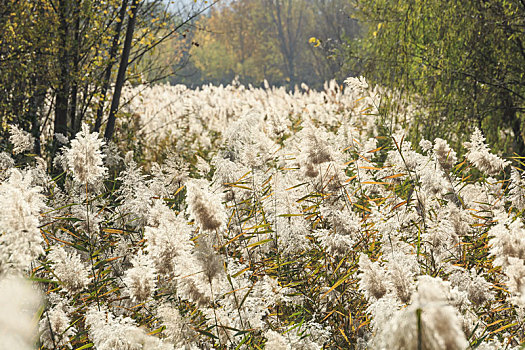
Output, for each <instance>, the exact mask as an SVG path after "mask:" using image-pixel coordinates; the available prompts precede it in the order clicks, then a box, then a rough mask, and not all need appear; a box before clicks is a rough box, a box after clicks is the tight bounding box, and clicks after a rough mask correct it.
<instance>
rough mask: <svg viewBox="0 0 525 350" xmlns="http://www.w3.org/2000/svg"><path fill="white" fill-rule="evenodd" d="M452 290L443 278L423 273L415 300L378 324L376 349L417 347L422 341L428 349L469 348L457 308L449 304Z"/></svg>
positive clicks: (374, 342)
mask: <svg viewBox="0 0 525 350" xmlns="http://www.w3.org/2000/svg"><path fill="white" fill-rule="evenodd" d="M449 290H450V287H449V284H448V283H446V282H443V281H442V280H441V279H439V278H432V277H429V276H421V277H420V278H419V284H418V291H417V295H416V298H415V302H414V303H413V304H412V305H410V306H408V307H407V308H404V309H401V310H399V311H396V312H395V313H394V315H393V316H392V318H391V319H390V320H388V321H387V322H386V323H384V324H382V325H378V328H379V330H378V332H377V333H376V335H375V337H374V340H373V348H374V349H377V350H387V349H391V350H405V349H406V350H416V349H417V348H418V341H420V342H421V344H424V348H425V349H428V350H441V349H451V350H463V349H466V348H467V347H468V345H469V344H468V341H467V339H466V338H465V334H464V333H463V331H462V329H461V324H460V321H459V318H458V314H457V311H456V310H455V309H454V308H453V307H452V306H450V305H449V304H448V303H447V295H448V294H449Z"/></svg>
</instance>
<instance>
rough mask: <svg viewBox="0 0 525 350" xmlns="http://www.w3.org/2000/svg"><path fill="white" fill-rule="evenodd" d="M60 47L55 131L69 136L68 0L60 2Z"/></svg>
mask: <svg viewBox="0 0 525 350" xmlns="http://www.w3.org/2000/svg"><path fill="white" fill-rule="evenodd" d="M58 16H59V21H60V25H59V30H60V34H59V35H60V44H61V45H60V48H59V66H60V67H59V74H60V76H59V77H58V87H57V91H56V103H55V122H54V132H55V133H61V134H63V135H64V136H67V111H68V107H69V61H68V60H69V53H68V40H67V39H68V35H69V25H68V22H67V17H68V6H67V0H60V1H59V3H58Z"/></svg>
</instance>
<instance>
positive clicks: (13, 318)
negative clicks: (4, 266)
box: [0, 274, 41, 350]
mask: <svg viewBox="0 0 525 350" xmlns="http://www.w3.org/2000/svg"><path fill="white" fill-rule="evenodd" d="M40 302H41V300H40V295H39V293H38V292H37V291H36V290H35V288H34V287H33V286H31V284H30V283H29V282H28V281H26V280H25V279H23V278H20V277H16V276H14V275H9V276H6V275H4V276H2V275H1V274H0V310H1V311H0V348H2V349H17V350H30V349H34V344H35V340H36V335H37V332H36V326H37V323H36V321H35V316H36V315H37V311H38V308H39V307H40Z"/></svg>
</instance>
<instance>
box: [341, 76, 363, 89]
mask: <svg viewBox="0 0 525 350" xmlns="http://www.w3.org/2000/svg"><path fill="white" fill-rule="evenodd" d="M345 84H346V85H347V86H348V87H349V88H350V89H352V90H357V91H359V90H366V89H368V83H367V82H366V79H365V78H364V77H362V76H360V77H349V78H346V80H345Z"/></svg>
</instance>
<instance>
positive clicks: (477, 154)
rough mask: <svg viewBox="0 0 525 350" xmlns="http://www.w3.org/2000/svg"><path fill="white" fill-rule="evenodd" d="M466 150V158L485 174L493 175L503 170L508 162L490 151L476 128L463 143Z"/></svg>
mask: <svg viewBox="0 0 525 350" xmlns="http://www.w3.org/2000/svg"><path fill="white" fill-rule="evenodd" d="M463 145H464V146H465V147H466V148H467V150H468V152H467V159H468V160H469V161H470V162H471V163H472V164H473V165H474V166H475V167H476V168H478V170H480V171H481V172H483V173H485V174H487V175H495V174H497V173H499V172H501V171H503V170H504V169H505V168H506V167H507V165H509V164H510V162H508V161H506V160H503V159H501V158H500V157H498V156H497V155H495V154H492V153H490V148H489V147H488V146H487V144H486V143H485V137H484V136H483V134H482V133H481V131H480V130H479V129H478V128H476V130H474V133H473V134H472V136H471V137H470V142H465V143H464V144H463Z"/></svg>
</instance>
